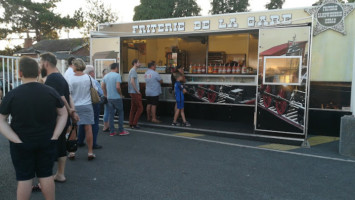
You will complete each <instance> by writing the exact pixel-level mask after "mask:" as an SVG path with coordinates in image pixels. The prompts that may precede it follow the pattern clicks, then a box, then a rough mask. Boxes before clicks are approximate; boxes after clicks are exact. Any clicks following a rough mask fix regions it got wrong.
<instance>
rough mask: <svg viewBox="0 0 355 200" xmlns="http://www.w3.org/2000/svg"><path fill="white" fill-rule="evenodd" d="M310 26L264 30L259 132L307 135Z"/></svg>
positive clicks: (259, 81)
mask: <svg viewBox="0 0 355 200" xmlns="http://www.w3.org/2000/svg"><path fill="white" fill-rule="evenodd" d="M310 38H311V29H310V27H309V26H304V27H292V28H272V29H261V30H260V35H259V67H258V88H257V101H256V112H255V130H257V131H266V132H276V133H283V134H293V135H299V137H303V136H304V135H306V134H305V133H306V130H307V129H306V127H307V114H308V96H309V95H308V94H309V92H308V90H309V80H308V77H309V63H310V62H309V58H310V46H311V45H310V43H311V41H310Z"/></svg>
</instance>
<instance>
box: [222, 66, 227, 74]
mask: <svg viewBox="0 0 355 200" xmlns="http://www.w3.org/2000/svg"><path fill="white" fill-rule="evenodd" d="M225 73H227V67H226V65H225V64H224V65H223V66H222V74H225Z"/></svg>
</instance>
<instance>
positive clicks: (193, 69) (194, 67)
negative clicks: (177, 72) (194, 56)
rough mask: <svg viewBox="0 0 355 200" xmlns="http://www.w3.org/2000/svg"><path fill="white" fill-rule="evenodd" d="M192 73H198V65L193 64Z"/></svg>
mask: <svg viewBox="0 0 355 200" xmlns="http://www.w3.org/2000/svg"><path fill="white" fill-rule="evenodd" d="M192 73H193V74H196V73H197V70H196V65H192Z"/></svg>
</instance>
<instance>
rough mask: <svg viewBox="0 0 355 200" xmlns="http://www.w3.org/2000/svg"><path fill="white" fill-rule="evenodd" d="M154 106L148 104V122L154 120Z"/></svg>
mask: <svg viewBox="0 0 355 200" xmlns="http://www.w3.org/2000/svg"><path fill="white" fill-rule="evenodd" d="M151 112H152V104H147V120H148V121H151V120H152V113H151Z"/></svg>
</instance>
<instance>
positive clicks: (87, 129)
mask: <svg viewBox="0 0 355 200" xmlns="http://www.w3.org/2000/svg"><path fill="white" fill-rule="evenodd" d="M85 137H86V144H87V146H88V153H89V154H90V153H92V144H93V135H92V127H91V124H85Z"/></svg>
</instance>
